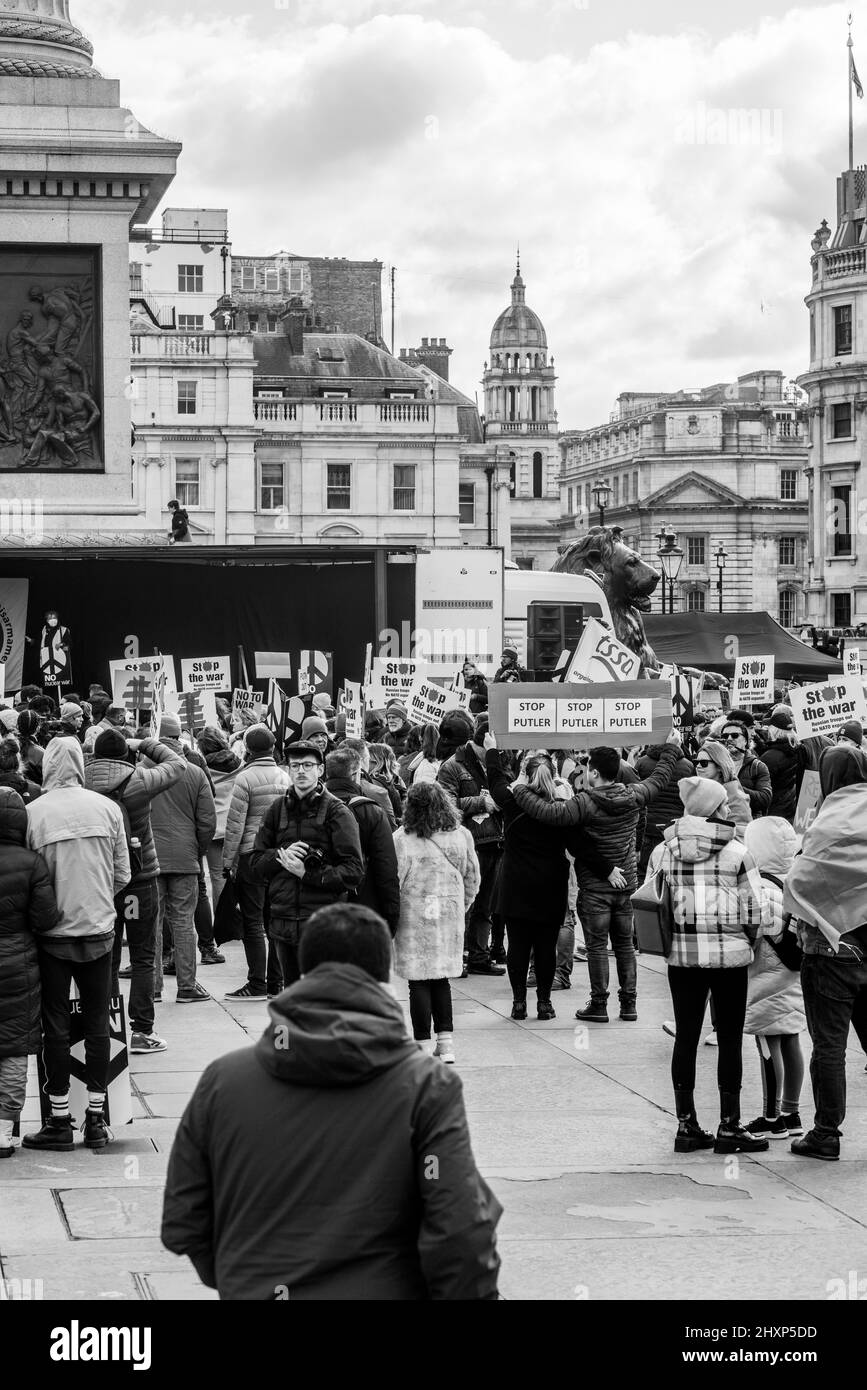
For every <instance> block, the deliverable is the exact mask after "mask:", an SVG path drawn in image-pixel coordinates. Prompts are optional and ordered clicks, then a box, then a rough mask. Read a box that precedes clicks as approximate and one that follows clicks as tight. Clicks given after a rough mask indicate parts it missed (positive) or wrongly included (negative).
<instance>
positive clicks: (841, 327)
mask: <svg viewBox="0 0 867 1390" xmlns="http://www.w3.org/2000/svg"><path fill="white" fill-rule="evenodd" d="M851 351H852V305H851V304H838V305H837V308H836V309H835V310H834V356H835V357H843V356H845V355H846V353H849V352H851Z"/></svg>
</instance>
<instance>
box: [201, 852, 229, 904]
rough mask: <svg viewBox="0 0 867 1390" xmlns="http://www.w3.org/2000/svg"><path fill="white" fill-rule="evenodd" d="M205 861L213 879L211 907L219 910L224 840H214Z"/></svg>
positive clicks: (206, 853)
mask: <svg viewBox="0 0 867 1390" xmlns="http://www.w3.org/2000/svg"><path fill="white" fill-rule="evenodd" d="M205 862H206V863H207V865H208V874H209V875H210V879H211V907H212V908H213V910H214V912H215V913H216V911H217V903H218V902H219V901H220V894H221V893H222V891H223V884H224V883H225V882H226V880H225V879H224V878H223V841H222V840H212V841H211V843H210V844H209V845H208V848H207V850H206V851H205Z"/></svg>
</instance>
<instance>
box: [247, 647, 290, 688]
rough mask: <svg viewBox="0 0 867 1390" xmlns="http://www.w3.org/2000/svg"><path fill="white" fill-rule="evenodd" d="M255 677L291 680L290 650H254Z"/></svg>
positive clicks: (259, 678) (258, 678)
mask: <svg viewBox="0 0 867 1390" xmlns="http://www.w3.org/2000/svg"><path fill="white" fill-rule="evenodd" d="M253 657H254V659H255V662H256V679H257V680H260V681H262V680H269V679H270V678H271V677H272V676H273V678H274V679H275V680H286V681H288V680H291V678H292V656H291V653H290V652H254V653H253Z"/></svg>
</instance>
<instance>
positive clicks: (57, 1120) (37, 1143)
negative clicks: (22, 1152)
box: [21, 1115, 73, 1154]
mask: <svg viewBox="0 0 867 1390" xmlns="http://www.w3.org/2000/svg"><path fill="white" fill-rule="evenodd" d="M21 1143H22V1146H23V1147H24V1148H25V1149H51V1150H52V1151H53V1152H54V1153H62V1154H67V1153H69V1152H70V1150H71V1149H72V1148H73V1142H72V1116H71V1115H49V1116H48V1119H47V1120H46V1121H45V1124H44V1125H43V1126H42V1128H41V1129H40V1130H39V1131H38V1132H37V1133H36V1134H25V1136H24V1138H23V1139H22V1140H21Z"/></svg>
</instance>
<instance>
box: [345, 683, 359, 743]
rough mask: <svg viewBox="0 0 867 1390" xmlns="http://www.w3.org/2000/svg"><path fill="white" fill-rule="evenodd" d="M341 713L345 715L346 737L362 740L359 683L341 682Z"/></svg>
mask: <svg viewBox="0 0 867 1390" xmlns="http://www.w3.org/2000/svg"><path fill="white" fill-rule="evenodd" d="M343 712H344V714H345V715H346V737H347V738H364V701H363V700H362V698H361V682H360V681H344V682H343Z"/></svg>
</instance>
